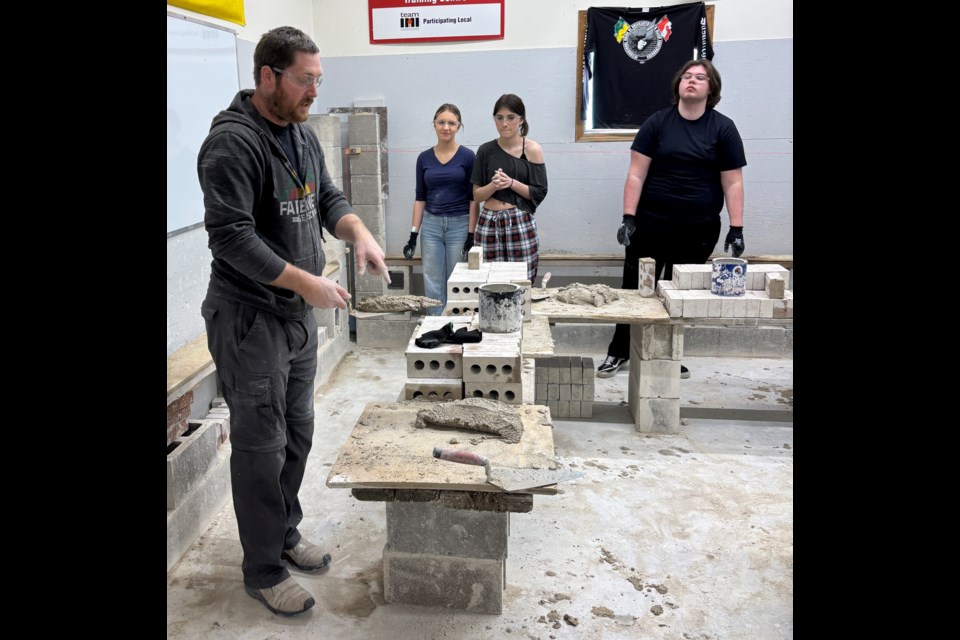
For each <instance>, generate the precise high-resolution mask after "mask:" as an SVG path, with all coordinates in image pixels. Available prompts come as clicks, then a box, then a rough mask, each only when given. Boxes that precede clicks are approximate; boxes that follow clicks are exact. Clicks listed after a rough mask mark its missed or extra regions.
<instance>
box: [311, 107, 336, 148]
mask: <svg viewBox="0 0 960 640" xmlns="http://www.w3.org/2000/svg"><path fill="white" fill-rule="evenodd" d="M307 126H308V127H310V128H311V129H313V130H314V132H315V133H316V134H317V138H319V139H320V146H322V147H340V146H341V144H342V143H341V140H340V116H335V115H309V116H307Z"/></svg>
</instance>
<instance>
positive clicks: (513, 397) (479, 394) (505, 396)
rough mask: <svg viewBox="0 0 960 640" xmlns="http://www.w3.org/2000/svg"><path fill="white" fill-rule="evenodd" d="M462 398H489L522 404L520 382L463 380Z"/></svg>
mask: <svg viewBox="0 0 960 640" xmlns="http://www.w3.org/2000/svg"><path fill="white" fill-rule="evenodd" d="M463 397H464V398H489V399H490V400H499V401H500V402H505V403H507V404H523V389H522V384H521V383H520V382H496V383H487V382H474V381H469V382H468V381H466V380H464V381H463Z"/></svg>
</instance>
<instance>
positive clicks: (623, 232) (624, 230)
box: [617, 214, 637, 247]
mask: <svg viewBox="0 0 960 640" xmlns="http://www.w3.org/2000/svg"><path fill="white" fill-rule="evenodd" d="M634 217H635V216H628V215H627V214H624V215H623V222H622V223H621V224H620V228H619V229H617V242H619V243H620V244H622V245H623V246H625V247H629V246H630V236H632V235H633V232H634V231H636V230H637V223H636V222H634V220H633V219H634Z"/></svg>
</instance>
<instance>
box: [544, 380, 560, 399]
mask: <svg viewBox="0 0 960 640" xmlns="http://www.w3.org/2000/svg"><path fill="white" fill-rule="evenodd" d="M559 399H560V385H559V384H555V383H550V384H548V385H547V400H548V401H554V402H555V401H557V400H559Z"/></svg>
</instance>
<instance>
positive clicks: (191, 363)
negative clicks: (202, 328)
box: [167, 333, 214, 403]
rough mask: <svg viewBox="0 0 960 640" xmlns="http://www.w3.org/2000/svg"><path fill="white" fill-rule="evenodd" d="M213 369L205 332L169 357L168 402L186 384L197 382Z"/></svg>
mask: <svg viewBox="0 0 960 640" xmlns="http://www.w3.org/2000/svg"><path fill="white" fill-rule="evenodd" d="M213 370H214V365H213V356H211V355H210V351H209V350H208V349H207V334H206V333H204V334H203V335H201V336H200V337H198V338H197V339H195V340H193V341H191V342H188V343H187V344H185V345H184V346H182V347H180V348H179V349H177V350H176V351H174V352H173V353H172V354H170V356H168V357H167V402H168V403H169V402H170V401H171V399H170V397H171V396H174V395H176V393H177V391H179V390H180V389H182V388H183V387H184V386H185V385H187V384H191V385H192V384H196V383H197V382H199V381H200V380H201V379H202V378H203V377H204V376H206V375H208V374H209V373H210V372H212V371H213Z"/></svg>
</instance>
